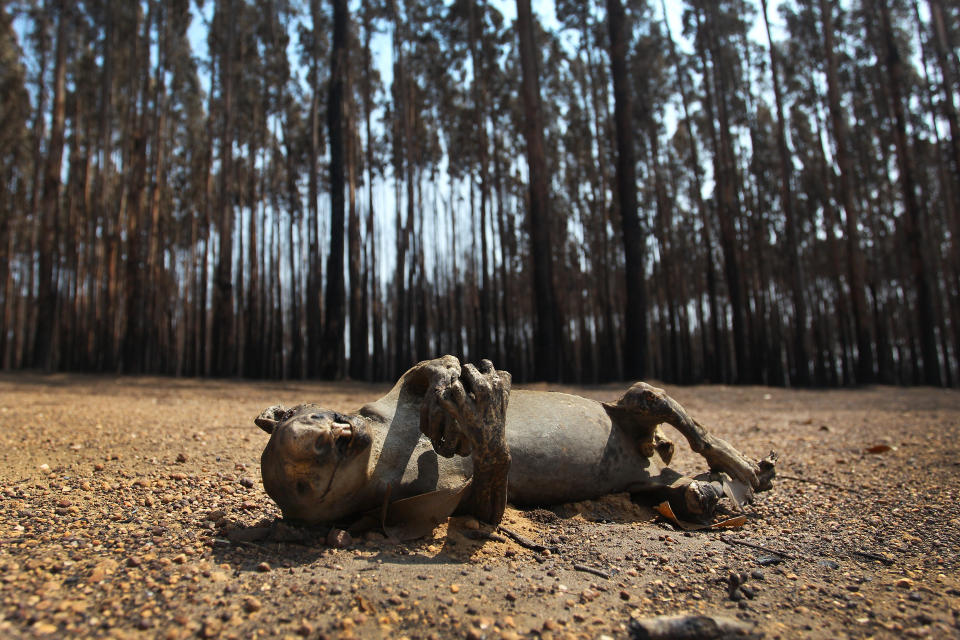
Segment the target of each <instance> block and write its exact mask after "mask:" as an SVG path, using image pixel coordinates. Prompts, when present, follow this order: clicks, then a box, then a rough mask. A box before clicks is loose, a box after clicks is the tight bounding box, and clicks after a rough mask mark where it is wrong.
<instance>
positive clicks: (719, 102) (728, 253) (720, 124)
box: [696, 3, 754, 382]
mask: <svg viewBox="0 0 960 640" xmlns="http://www.w3.org/2000/svg"><path fill="white" fill-rule="evenodd" d="M707 5H708V6H709V13H708V14H707V16H706V22H705V23H704V21H703V20H702V18H701V16H700V15H699V12H698V13H697V16H696V17H697V30H698V32H700V30H701V29H704V30H705V32H706V33H705V38H706V40H707V43H706V48H708V49H709V51H710V58H711V61H712V65H711V66H710V67H708V65H707V63H706V59H705V58H706V50H705V49H701V57H702V58H703V68H704V74H705V79H704V85H705V87H706V90H707V111H708V113H707V120H708V122H709V124H710V127H711V128H712V127H713V126H714V125H713V122H714V120H713V117H714V116H713V113H714V110H715V112H716V117H717V126H716V128H715V134H714V135H711V139H713V140H714V142H715V145H716V146H715V148H714V173H715V181H716V186H715V192H716V194H717V196H716V200H717V218H718V221H719V223H720V246H721V249H722V250H723V266H724V276H725V277H726V281H727V293H728V295H729V297H730V307H731V309H730V310H731V313H732V316H733V344H734V353H735V356H736V374H735V377H734V379H735V380H736V381H737V382H750V381H753V380H754V372H753V369H752V367H751V364H752V363H751V362H750V359H749V355H748V353H747V327H746V324H747V319H746V311H747V302H746V300H745V298H744V293H743V275H742V273H741V264H740V257H739V249H740V247H739V241H738V238H737V220H738V219H739V218H740V215H741V203H740V194H739V187H740V185H739V178H738V176H737V166H736V155H735V153H734V149H733V138H732V127H731V123H730V114H729V113H728V103H727V100H728V96H729V93H730V91H731V88H730V86H729V82H728V71H727V65H726V63H725V60H724V52H723V51H722V49H721V46H720V41H719V38H718V36H717V33H716V29H717V26H718V22H719V19H718V16H717V13H716V10H717V9H716V6H715V5H714V4H713V3H707ZM708 70H710V71H712V76H713V78H712V82H713V86H714V87H715V91H713V92H711V89H710V85H711V81H710V80H708V79H706V73H707V71H708Z"/></svg>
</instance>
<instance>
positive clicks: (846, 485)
mask: <svg viewBox="0 0 960 640" xmlns="http://www.w3.org/2000/svg"><path fill="white" fill-rule="evenodd" d="M539 388H546V387H542V386H541V387H539ZM625 388H626V387H625V385H610V386H603V387H587V388H578V389H571V388H564V389H563V390H566V391H573V392H576V393H580V394H582V395H587V396H590V397H594V398H597V399H604V400H609V399H614V398H616V397H618V396H619V395H620V393H622V391H623V390H624V389H625ZM385 390H386V387H385V386H382V385H379V386H378V385H366V384H353V383H342V384H329V383H292V384H284V383H254V382H232V381H197V380H179V379H167V378H140V377H138V378H115V377H95V376H64V375H55V376H39V375H19V374H18V375H3V376H0V427H2V431H0V438H2V447H0V459H2V464H0V495H2V499H0V569H2V573H0V576H2V577H0V636H3V637H14V638H16V637H33V636H46V637H51V638H57V637H88V636H89V637H161V638H186V637H203V638H214V637H222V638H256V637H292V638H301V637H307V638H324V637H328V638H334V637H358V638H369V637H390V638H399V637H404V636H406V637H410V638H431V637H434V638H448V637H454V638H455V637H461V638H462V637H466V638H484V637H487V638H499V637H503V638H514V637H536V636H539V637H542V638H547V637H553V638H565V637H573V638H603V637H610V638H626V637H629V629H630V621H631V619H632V618H644V617H649V616H655V615H659V614H680V613H686V614H695V613H702V614H708V615H722V616H726V617H732V618H738V619H740V620H741V621H743V622H745V623H748V624H750V625H753V628H754V630H755V631H756V632H757V633H762V634H763V635H764V636H765V637H767V638H784V639H786V638H797V637H809V638H847V637H851V638H867V637H887V638H898V637H904V636H906V637H933V638H948V637H960V571H958V567H960V455H958V453H960V443H958V442H960V441H958V437H960V393H958V392H956V391H949V390H934V389H923V388H921V389H901V388H890V387H876V388H868V389H862V390H844V391H789V390H782V389H768V388H762V387H741V388H733V387H724V386H701V387H686V388H683V387H669V386H668V387H667V390H668V392H669V393H670V394H671V395H673V397H675V398H676V399H677V400H679V401H680V402H681V403H682V404H683V405H684V406H685V407H686V408H687V409H688V411H689V412H690V413H691V414H692V415H693V416H695V417H697V418H698V419H699V420H700V421H701V422H703V423H704V424H705V425H707V426H708V427H709V428H711V429H713V430H714V432H716V433H717V434H718V435H721V436H722V437H725V438H727V439H729V440H730V441H731V442H733V443H734V444H735V445H736V446H737V447H738V448H740V449H741V450H743V451H745V452H746V453H748V454H750V455H752V456H754V457H757V458H759V457H762V456H764V455H766V454H767V453H768V452H769V451H770V450H771V449H776V450H778V451H779V452H780V454H781V462H780V465H779V473H780V477H779V478H778V479H777V481H776V482H775V488H774V490H773V491H772V492H770V493H767V494H762V495H761V496H760V497H759V499H758V501H757V502H756V504H754V505H752V506H750V507H748V508H747V514H748V516H749V517H748V521H747V522H746V524H745V525H744V526H743V527H742V528H740V529H736V530H728V531H725V532H718V531H709V532H684V531H679V530H677V528H676V527H675V526H674V525H672V524H670V523H669V522H667V521H664V520H663V519H662V518H661V517H660V516H658V515H656V514H655V513H654V512H653V511H652V510H650V509H648V508H645V507H639V506H636V505H633V504H632V503H631V502H630V501H629V499H628V497H627V496H625V495H618V496H611V497H608V498H606V499H603V500H598V501H594V502H588V503H579V504H574V505H563V506H559V507H556V506H555V507H553V508H551V509H550V510H547V509H538V510H534V511H518V510H515V509H509V510H508V512H507V514H506V518H505V522H504V524H505V525H506V526H507V527H508V528H510V529H511V530H512V531H515V532H517V533H520V534H522V535H523V536H526V537H527V538H529V539H532V540H534V541H536V542H538V543H541V544H543V545H544V546H546V547H549V549H548V550H546V551H542V550H541V551H534V550H531V549H528V548H525V547H523V546H521V545H520V544H517V543H516V542H514V541H513V540H512V539H509V538H504V537H502V536H501V535H499V534H494V535H493V536H492V537H490V536H488V537H487V538H485V539H484V537H483V534H485V533H489V532H490V529H489V528H488V527H482V526H481V527H480V528H479V530H478V529H476V527H477V523H476V522H475V521H472V520H471V519H470V518H454V519H451V520H450V522H449V523H447V524H446V525H442V526H441V527H439V528H438V529H437V530H436V531H434V534H433V536H432V537H428V538H425V539H421V540H418V541H414V542H412V543H409V542H408V543H396V542H391V541H390V540H387V539H384V538H383V536H380V535H377V534H372V535H367V536H365V537H362V538H359V539H355V540H353V541H352V542H351V543H350V544H349V545H348V546H347V547H346V548H334V547H330V546H327V545H326V544H324V542H323V540H324V534H325V533H326V532H324V531H320V532H316V533H315V535H314V536H313V537H308V538H302V537H300V538H298V537H297V536H295V535H294V536H288V539H290V541H288V542H281V541H279V540H282V539H285V538H284V537H283V536H282V535H279V534H278V531H281V530H282V527H277V526H276V525H275V524H274V525H273V528H272V529H270V530H269V531H270V535H269V536H265V535H264V534H263V532H264V531H268V530H266V529H263V528H262V527H268V526H271V524H272V523H273V522H274V520H275V519H276V518H278V517H279V515H280V514H279V511H278V510H277V508H276V507H275V506H274V505H273V503H272V502H271V501H270V499H269V498H268V497H267V496H266V494H265V493H264V491H263V486H262V484H261V482H260V472H259V457H260V452H261V450H262V449H263V445H264V444H265V442H266V435H265V434H264V433H263V432H261V431H260V430H259V429H257V428H256V427H254V426H253V418H254V417H255V416H256V415H257V414H258V413H259V411H260V410H261V409H263V408H264V407H266V406H268V405H271V404H276V403H278V402H281V403H284V404H288V405H289V404H296V403H298V402H303V401H313V402H319V403H322V404H324V405H326V406H328V407H329V408H332V409H336V410H342V411H343V410H352V409H356V408H357V407H359V406H360V405H361V404H363V403H364V402H366V401H369V400H372V399H375V398H376V397H378V396H379V395H380V394H381V393H383V392H384V391H385ZM673 435H676V434H673ZM671 437H673V436H671ZM674 439H675V440H677V438H674ZM677 444H678V447H677V449H678V452H679V453H678V456H677V460H676V461H675V463H674V465H673V466H675V467H676V468H678V469H681V470H686V471H691V472H696V471H699V470H703V465H702V462H701V461H700V459H699V458H698V457H697V456H695V455H693V454H692V453H690V452H689V450H688V449H687V448H686V446H685V444H683V443H681V442H679V441H678V442H677ZM739 542H747V543H751V544H754V545H757V546H758V547H762V549H761V548H754V547H750V546H745V545H743V544H739ZM591 571H592V572H591ZM731 574H734V576H735V577H738V576H739V577H741V578H746V582H745V583H744V586H743V587H742V588H739V589H734V590H731V588H730V581H729V580H730V576H731ZM738 579H739V578H738Z"/></svg>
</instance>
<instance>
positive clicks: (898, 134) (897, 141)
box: [872, 0, 949, 386]
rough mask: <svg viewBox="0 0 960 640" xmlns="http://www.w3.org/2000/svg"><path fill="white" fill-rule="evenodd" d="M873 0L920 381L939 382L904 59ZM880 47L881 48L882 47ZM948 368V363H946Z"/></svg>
mask: <svg viewBox="0 0 960 640" xmlns="http://www.w3.org/2000/svg"><path fill="white" fill-rule="evenodd" d="M872 4H874V5H876V4H879V6H880V32H881V40H882V43H878V50H877V57H878V58H880V59H882V60H883V61H884V66H885V67H886V70H887V78H888V81H889V97H890V103H891V105H890V106H891V107H892V109H893V117H894V130H893V142H894V145H895V147H896V150H897V168H898V169H899V173H900V175H899V179H900V188H901V191H902V193H903V202H904V214H905V215H904V216H903V217H902V218H901V223H902V228H903V234H904V237H905V239H906V241H907V250H908V251H909V254H910V271H911V276H912V277H913V281H914V285H915V286H916V288H917V289H916V291H917V310H916V313H917V328H918V330H919V332H920V350H921V353H922V354H923V381H924V382H925V383H926V384H931V385H935V386H939V385H940V384H942V378H941V376H940V356H939V353H938V348H937V337H936V332H935V330H934V328H935V327H936V326H937V314H936V310H935V309H934V303H933V291H934V289H935V286H934V284H933V277H932V276H931V275H930V273H929V272H928V267H927V263H926V261H925V260H924V253H926V250H925V247H924V243H923V231H924V230H923V223H922V219H921V213H920V204H919V202H918V201H917V192H916V178H915V177H914V167H913V161H912V159H911V157H910V147H909V145H908V141H907V119H906V114H905V111H904V105H903V98H902V96H901V90H902V88H903V87H904V86H905V82H904V73H903V59H902V58H901V56H900V51H899V49H898V47H897V42H896V40H895V39H894V36H893V27H892V25H891V24H890V7H889V6H888V5H887V1H886V0H879V1H877V0H874V1H873V2H872ZM881 47H882V48H881ZM948 368H949V367H948Z"/></svg>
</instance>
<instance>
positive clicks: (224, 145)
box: [212, 0, 236, 376]
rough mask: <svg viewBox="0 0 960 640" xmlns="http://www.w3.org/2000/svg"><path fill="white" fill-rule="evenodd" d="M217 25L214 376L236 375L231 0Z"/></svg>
mask: <svg viewBox="0 0 960 640" xmlns="http://www.w3.org/2000/svg"><path fill="white" fill-rule="evenodd" d="M217 13H218V14H219V23H220V25H221V28H223V29H224V30H225V31H226V33H225V34H224V45H223V49H222V50H221V52H220V93H221V96H220V98H221V102H222V106H221V108H222V110H223V116H222V120H223V125H222V127H221V130H220V175H219V188H218V191H219V193H218V198H217V208H218V212H217V214H218V217H219V223H220V224H219V229H218V231H219V241H220V251H219V254H218V258H217V269H216V274H215V276H214V288H213V332H214V333H213V335H214V340H213V354H212V357H213V370H214V372H215V373H216V375H220V376H228V375H233V374H235V373H236V356H235V346H236V345H235V344H234V343H235V339H236V337H235V331H234V324H235V323H234V314H233V218H234V208H233V192H234V188H233V180H234V175H233V133H234V131H233V130H234V124H233V122H234V117H235V116H234V104H233V92H234V80H235V73H234V63H235V60H234V56H235V51H234V49H235V45H234V42H235V39H236V20H235V15H234V0H219V2H218V6H217Z"/></svg>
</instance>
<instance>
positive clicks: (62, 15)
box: [33, 0, 71, 371]
mask: <svg viewBox="0 0 960 640" xmlns="http://www.w3.org/2000/svg"><path fill="white" fill-rule="evenodd" d="M55 11H56V15H57V44H56V53H55V54H54V66H53V105H52V108H51V114H50V141H49V143H48V145H47V161H46V164H45V165H44V170H43V195H42V197H41V200H40V208H39V215H40V219H41V223H40V224H41V227H42V231H41V233H40V238H39V245H38V247H37V248H38V252H39V253H38V255H39V268H38V273H37V281H38V293H37V329H36V334H35V340H34V348H33V356H34V366H37V367H42V368H43V369H44V370H46V371H50V370H52V368H53V366H54V361H55V351H54V350H55V347H56V345H55V343H54V338H55V336H56V333H57V318H56V314H57V295H58V292H57V286H56V284H57V283H56V281H55V279H54V265H55V263H56V262H57V257H58V254H59V251H58V248H57V237H58V235H59V233H60V228H59V227H60V222H59V219H60V169H61V166H62V164H63V143H64V132H63V130H64V120H65V119H66V80H67V25H68V24H70V22H71V21H70V19H69V17H68V16H67V15H66V13H67V4H66V3H65V2H64V1H63V0H58V1H57V2H56V4H55Z"/></svg>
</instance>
